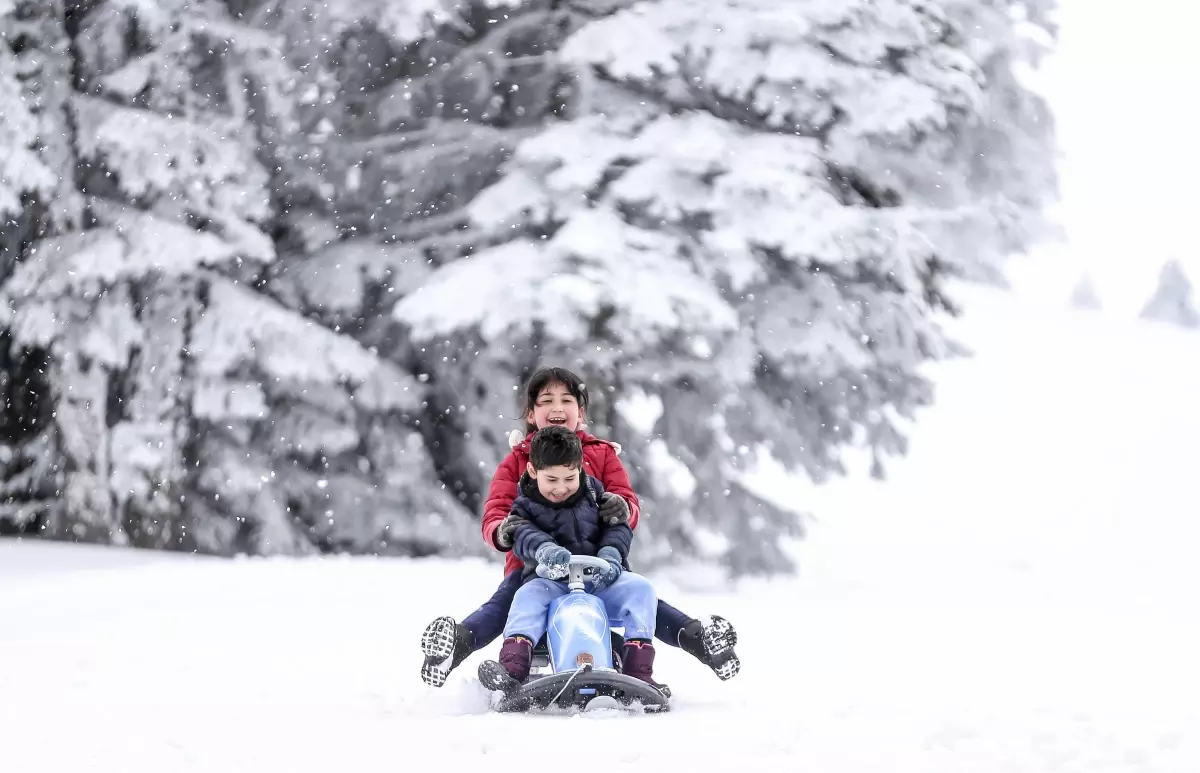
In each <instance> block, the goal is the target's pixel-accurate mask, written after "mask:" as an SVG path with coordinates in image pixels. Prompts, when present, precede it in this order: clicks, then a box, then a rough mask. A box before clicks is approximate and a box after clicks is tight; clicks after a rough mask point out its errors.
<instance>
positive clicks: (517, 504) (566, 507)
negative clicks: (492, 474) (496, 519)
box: [512, 473, 633, 580]
mask: <svg viewBox="0 0 1200 773" xmlns="http://www.w3.org/2000/svg"><path fill="white" fill-rule="evenodd" d="M581 484H582V485H580V486H579V491H577V492H575V494H574V495H572V496H571V497H570V498H568V499H567V500H565V501H563V502H559V503H553V502H550V501H549V500H547V499H546V498H545V497H543V496H542V494H541V492H540V491H538V488H537V481H535V480H534V479H533V478H532V477H530V476H529V473H525V474H524V475H522V476H521V481H520V483H519V484H518V485H519V487H520V492H521V493H520V494H518V496H517V498H516V500H515V501H514V502H513V505H512V512H514V513H516V514H517V515H519V516H520V517H521V518H524V519H525V520H526V521H527V523H522V524H521V525H520V526H518V527H517V529H516V532H515V533H514V535H513V553H514V554H515V555H516V556H517V557H518V558H520V559H521V560H522V561H524V562H525V571H524V573H523V575H522V576H523V578H524V579H525V580H528V579H529V578H531V577H533V576H534V570H535V569H536V568H537V558H536V555H537V549H538V548H539V547H541V546H542V545H543V544H544V543H546V542H553V543H555V544H556V545H558V546H560V547H564V548H566V549H567V550H569V551H571V553H572V554H573V555H579V556H594V555H596V554H597V553H599V552H600V548H603V547H614V548H616V549H617V552H618V553H620V554H621V564H622V565H623V566H624V568H626V569H628V568H629V564H628V558H629V546H630V545H631V544H633V529H631V528H629V524H625V523H622V524H619V525H617V526H608V525H607V524H605V523H603V522H602V521H601V520H600V509H599V505H598V501H599V499H600V497H602V496H603V495H604V486H603V485H602V484H601V483H600V481H598V480H596V479H595V478H593V477H591V476H590V475H587V476H584V480H583V481H581Z"/></svg>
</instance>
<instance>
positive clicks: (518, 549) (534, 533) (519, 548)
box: [512, 502, 554, 564]
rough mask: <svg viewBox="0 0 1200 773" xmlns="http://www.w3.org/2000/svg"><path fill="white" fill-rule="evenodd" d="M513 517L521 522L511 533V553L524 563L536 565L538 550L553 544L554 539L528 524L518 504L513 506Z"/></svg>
mask: <svg viewBox="0 0 1200 773" xmlns="http://www.w3.org/2000/svg"><path fill="white" fill-rule="evenodd" d="M513 515H514V516H517V517H518V518H520V519H521V520H520V521H519V522H518V523H517V529H516V531H515V532H514V533H513V547H512V551H513V553H514V554H515V555H516V557H517V558H519V559H521V560H522V561H524V562H525V563H527V564H536V563H537V562H538V560H537V551H538V548H540V547H541V546H542V545H544V544H546V543H547V542H551V543H552V542H554V538H553V537H551V536H550V535H549V534H547V533H546V532H544V531H542V530H541V529H539V528H538V527H536V526H534V525H533V524H532V523H530V522H529V519H528V518H526V517H525V514H524V513H523V512H521V505H520V503H519V502H517V503H514V505H513Z"/></svg>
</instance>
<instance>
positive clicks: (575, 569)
mask: <svg viewBox="0 0 1200 773" xmlns="http://www.w3.org/2000/svg"><path fill="white" fill-rule="evenodd" d="M607 569H608V562H607V561H605V560H604V559H603V558H596V557H595V556H574V555H573V556H571V560H570V561H569V562H567V587H569V588H571V589H572V590H575V589H578V590H583V584H584V582H586V581H587V580H590V579H591V578H593V577H595V576H596V575H598V574H600V573H601V572H603V571H606V570H607ZM534 571H535V572H536V574H537V576H538V577H543V578H546V579H554V578H550V577H546V568H545V566H543V565H542V564H538V566H537V569H536V570H534Z"/></svg>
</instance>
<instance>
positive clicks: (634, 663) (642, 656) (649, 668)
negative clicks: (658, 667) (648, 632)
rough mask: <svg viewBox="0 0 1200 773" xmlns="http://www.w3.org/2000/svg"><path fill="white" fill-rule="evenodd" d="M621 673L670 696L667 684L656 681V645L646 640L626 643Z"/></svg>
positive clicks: (633, 640)
mask: <svg viewBox="0 0 1200 773" xmlns="http://www.w3.org/2000/svg"><path fill="white" fill-rule="evenodd" d="M621 672H622V673H624V674H626V675H627V676H632V677H633V678H634V679H640V680H642V681H643V682H646V683H647V684H649V685H652V686H654V687H657V688H658V689H659V690H661V691H662V692H663V693H665V694H667V695H670V692H669V688H668V687H667V686H666V685H665V684H659V683H658V682H656V681H654V644H653V643H651V642H649V641H646V640H645V639H630V640H629V641H627V642H625V651H624V653H623V654H622V656H621Z"/></svg>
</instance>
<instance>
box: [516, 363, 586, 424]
mask: <svg viewBox="0 0 1200 773" xmlns="http://www.w3.org/2000/svg"><path fill="white" fill-rule="evenodd" d="M551 384H562V385H563V386H565V387H566V388H567V391H568V392H570V393H571V396H572V397H574V398H575V402H577V403H579V410H581V411H586V410H587V407H588V393H587V386H586V385H585V384H584V383H583V379H581V378H580V377H579V376H577V375H576V374H574V373H572V372H571V371H569V370H567V369H566V368H538V369H537V370H535V371H534V372H533V375H532V376H530V377H529V380H528V381H526V382H525V392H524V405H523V407H522V408H521V415H522V416H528V415H529V413H530V411H532V410H533V409H534V408H535V407H536V406H537V399H538V395H539V394H541V392H542V390H543V389H545V388H546V387H548V386H550V385H551ZM535 429H537V427H536V426H534V425H532V424H530V423H529V422H526V423H525V432H526V433H529V432H533V431H534V430H535Z"/></svg>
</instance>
